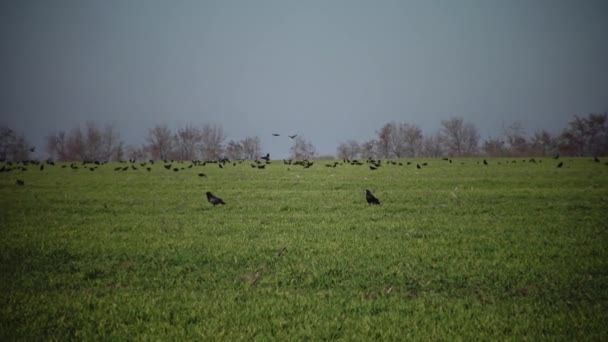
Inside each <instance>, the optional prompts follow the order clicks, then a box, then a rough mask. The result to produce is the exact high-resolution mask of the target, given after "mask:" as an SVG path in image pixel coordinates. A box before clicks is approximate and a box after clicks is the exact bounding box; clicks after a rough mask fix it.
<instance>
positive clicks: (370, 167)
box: [369, 165, 377, 171]
mask: <svg viewBox="0 0 608 342" xmlns="http://www.w3.org/2000/svg"><path fill="white" fill-rule="evenodd" d="M369 169H370V170H372V171H375V170H376V169H377V167H374V166H371V165H370V166H369Z"/></svg>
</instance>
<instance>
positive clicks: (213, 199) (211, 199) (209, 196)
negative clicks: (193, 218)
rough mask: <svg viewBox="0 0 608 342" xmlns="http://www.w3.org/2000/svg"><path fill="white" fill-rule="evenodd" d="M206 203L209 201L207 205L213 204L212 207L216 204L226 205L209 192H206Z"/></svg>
mask: <svg viewBox="0 0 608 342" xmlns="http://www.w3.org/2000/svg"><path fill="white" fill-rule="evenodd" d="M207 201H209V203H211V204H213V206H214V207H215V206H216V205H218V204H222V205H224V204H226V203H224V201H223V200H222V199H221V198H219V197H217V196H214V195H213V194H212V193H211V192H209V191H207Z"/></svg>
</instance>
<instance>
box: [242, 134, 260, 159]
mask: <svg viewBox="0 0 608 342" xmlns="http://www.w3.org/2000/svg"><path fill="white" fill-rule="evenodd" d="M240 144H241V146H242V147H243V159H252V160H253V159H256V158H257V157H258V156H259V155H260V152H261V151H262V144H261V143H260V138H258V137H247V138H245V139H243V140H241V141H240Z"/></svg>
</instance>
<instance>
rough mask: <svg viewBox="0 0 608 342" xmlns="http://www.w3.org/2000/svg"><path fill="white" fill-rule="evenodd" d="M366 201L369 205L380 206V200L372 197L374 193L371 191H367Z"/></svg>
mask: <svg viewBox="0 0 608 342" xmlns="http://www.w3.org/2000/svg"><path fill="white" fill-rule="evenodd" d="M365 200H366V201H367V204H368V205H371V204H375V205H380V204H381V203H380V200H379V199H377V198H376V197H375V196H374V195H372V192H371V191H369V190H365Z"/></svg>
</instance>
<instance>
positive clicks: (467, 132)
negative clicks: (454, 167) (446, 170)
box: [441, 117, 479, 156]
mask: <svg viewBox="0 0 608 342" xmlns="http://www.w3.org/2000/svg"><path fill="white" fill-rule="evenodd" d="M441 126H443V129H442V135H443V138H444V140H445V145H446V148H447V152H448V153H449V154H450V155H453V156H472V155H475V154H476V153H477V151H478V148H479V133H477V128H476V127H475V125H473V124H472V123H467V122H464V119H462V118H458V117H453V118H450V119H448V120H442V121H441Z"/></svg>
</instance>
